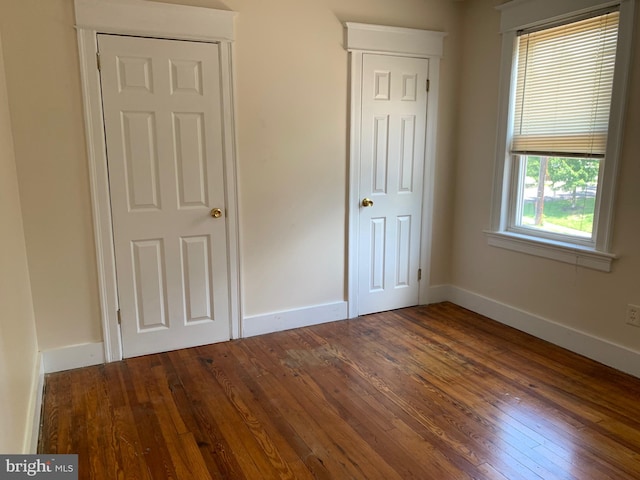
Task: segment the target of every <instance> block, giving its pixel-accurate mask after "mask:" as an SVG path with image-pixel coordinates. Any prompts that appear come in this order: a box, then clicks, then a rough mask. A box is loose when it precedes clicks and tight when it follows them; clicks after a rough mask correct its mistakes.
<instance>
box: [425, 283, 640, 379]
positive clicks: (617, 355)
mask: <svg viewBox="0 0 640 480" xmlns="http://www.w3.org/2000/svg"><path fill="white" fill-rule="evenodd" d="M444 287H446V288H444ZM435 288H437V294H435V293H434V298H442V297H443V295H444V293H446V295H444V296H446V297H447V298H444V300H448V301H450V302H452V303H455V304H456V305H460V306H461V307H464V308H466V309H468V310H471V311H473V312H476V313H479V314H481V315H484V316H485V317H489V318H491V319H493V320H496V321H497V322H500V323H503V324H505V325H508V326H510V327H513V328H515V329H517V330H520V331H523V332H526V333H529V334H531V335H533V336H535V337H538V338H541V339H543V340H546V341H548V342H550V343H553V344H555V345H558V346H560V347H563V348H566V349H567V350H571V351H572V352H575V353H579V354H580V355H584V356H585V357H587V358H590V359H592V360H595V361H597V362H600V363H603V364H604V365H608V366H610V367H613V368H616V369H618V370H620V371H623V372H625V373H628V374H630V375H633V376H635V377H638V378H640V352H637V351H635V350H631V349H629V348H627V347H624V346H622V345H618V344H616V343H613V342H611V341H609V340H605V339H603V338H599V337H596V336H595V335H592V334H590V333H586V332H583V331H580V330H577V329H575V328H571V327H568V326H566V325H561V324H559V323H556V322H554V321H552V320H548V319H546V318H543V317H540V316H538V315H535V314H533V313H529V312H525V311H524V310H520V309H519V308H516V307H512V306H510V305H507V304H504V303H502V302H498V301H496V300H493V299H491V298H488V297H484V296H482V295H478V294H477V293H473V292H470V291H468V290H464V289H462V288H458V287H455V286H453V285H447V286H438V287H435ZM430 298H431V295H430ZM433 303H435V302H433Z"/></svg>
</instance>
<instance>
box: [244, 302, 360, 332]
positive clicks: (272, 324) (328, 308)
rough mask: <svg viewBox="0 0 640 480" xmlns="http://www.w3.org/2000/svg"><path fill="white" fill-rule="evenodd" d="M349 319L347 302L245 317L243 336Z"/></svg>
mask: <svg viewBox="0 0 640 480" xmlns="http://www.w3.org/2000/svg"><path fill="white" fill-rule="evenodd" d="M347 317H348V315H347V302H336V303H328V304H326V305H316V306H313V307H305V308H297V309H294V310H286V311H283V312H275V313H267V314H264V315H255V316H252V317H245V318H244V320H243V321H242V336H243V337H253V336H255V335H262V334H265V333H273V332H280V331H282V330H289V329H291V328H299V327H308V326H310V325H318V324H320V323H327V322H335V321H336V320H344V319H346V318H347Z"/></svg>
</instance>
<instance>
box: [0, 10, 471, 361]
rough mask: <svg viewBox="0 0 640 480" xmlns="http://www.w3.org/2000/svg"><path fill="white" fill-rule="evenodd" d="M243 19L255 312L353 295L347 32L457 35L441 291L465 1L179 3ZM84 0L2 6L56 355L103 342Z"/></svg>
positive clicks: (39, 274) (446, 151)
mask: <svg viewBox="0 0 640 480" xmlns="http://www.w3.org/2000/svg"><path fill="white" fill-rule="evenodd" d="M173 3H183V4H189V5H196V6H206V7H212V8H220V9H227V10H233V11H237V12H239V15H238V18H237V42H236V54H237V56H236V73H237V91H236V93H237V105H238V111H237V118H238V121H237V127H238V141H239V194H240V224H241V229H242V231H241V235H242V240H241V255H242V261H243V270H242V278H243V283H244V289H243V297H244V314H245V315H258V314H262V313H268V312H273V311H280V310H287V309H290V308H296V307H306V306H313V305H319V304H324V303H331V302H337V301H342V300H345V299H346V291H345V290H346V281H345V280H346V279H345V275H346V250H345V245H346V215H345V212H346V196H347V178H346V177H347V168H348V165H347V138H348V137H347V117H348V102H347V92H348V59H347V53H346V52H345V50H344V48H343V46H342V42H343V29H342V24H341V22H343V21H359V22H369V23H381V24H389V25H400V26H407V27H417V28H427V29H433V30H441V31H447V32H449V33H450V35H449V37H447V39H446V41H445V59H444V60H443V63H442V80H443V81H442V95H441V114H440V119H439V136H438V141H439V144H438V153H437V156H438V160H437V166H436V170H437V176H438V178H437V182H436V183H437V185H438V187H437V190H436V192H435V195H436V205H435V211H436V218H435V228H434V231H435V234H434V252H435V255H434V262H433V270H432V283H434V284H440V283H447V282H448V281H449V258H450V243H451V242H450V232H451V228H452V225H451V220H450V218H451V216H450V215H449V213H448V208H449V206H450V205H451V204H452V189H451V182H452V180H453V163H452V162H451V159H452V158H453V151H454V148H455V142H454V137H453V135H452V131H453V126H454V115H453V114H454V109H453V108H452V105H454V104H455V96H454V92H455V85H456V79H457V75H456V68H457V58H458V55H457V51H456V49H457V45H458V41H457V38H458V34H457V28H458V24H459V21H458V18H459V9H460V8H461V6H460V3H458V2H450V1H448V0H427V1H425V0H394V1H392V2H391V1H387V0H376V1H371V0H352V1H350V2H344V1H342V0H269V1H247V0H228V1H219V0H173ZM73 22H74V14H73V1H72V0H46V1H42V0H3V1H2V2H1V3H0V27H1V28H2V29H3V32H4V34H5V38H6V65H7V82H8V88H9V93H10V104H11V109H12V111H13V112H15V114H14V116H13V123H14V134H15V150H16V158H17V166H18V178H19V182H20V188H21V199H22V208H23V212H24V224H25V234H26V241H27V248H28V252H29V268H30V272H31V278H32V288H33V297H34V305H35V312H36V318H37V330H38V339H39V342H40V346H41V348H42V349H43V350H46V349H52V348H57V347H62V346H65V345H73V344H79V343H86V342H99V341H101V339H102V331H101V326H100V311H99V301H98V293H97V292H98V287H97V274H96V259H95V254H94V240H93V233H92V232H93V230H92V228H93V226H92V212H91V200H90V189H89V180H88V171H87V159H86V154H85V137H84V132H83V119H82V98H81V93H80V85H79V81H80V75H79V66H78V60H77V55H78V54H77V47H76V39H75V31H74V29H73Z"/></svg>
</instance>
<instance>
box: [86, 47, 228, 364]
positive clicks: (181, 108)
mask: <svg viewBox="0 0 640 480" xmlns="http://www.w3.org/2000/svg"><path fill="white" fill-rule="evenodd" d="M98 48H99V52H100V63H101V84H102V97H103V110H104V122H105V136H106V146H107V157H108V171H109V188H110V196H111V208H112V218H113V236H114V245H115V257H116V274H117V279H118V280H117V285H118V298H119V308H120V316H121V333H122V343H123V352H124V356H125V357H132V356H137V355H145V354H148V353H154V352H161V351H168V350H173V349H178V348H185V347H191V346H195V345H202V344H207V343H212V342H216V341H223V340H228V339H229V338H230V331H231V330H230V320H229V274H228V267H227V252H228V246H227V240H226V219H225V192H224V171H223V145H222V138H223V132H222V114H221V108H222V105H221V88H220V67H219V65H220V60H219V47H218V45H217V44H212V43H198V42H186V41H176V40H160V39H150V38H137V37H126V36H115V35H99V36H98Z"/></svg>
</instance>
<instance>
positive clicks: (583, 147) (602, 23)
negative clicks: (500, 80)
mask: <svg viewBox="0 0 640 480" xmlns="http://www.w3.org/2000/svg"><path fill="white" fill-rule="evenodd" d="M618 20H619V12H618V11H613V12H608V13H605V14H601V15H598V16H595V17H592V18H587V19H583V20H580V21H575V22H572V23H568V24H564V25H560V26H554V27H551V28H546V29H543V30H538V31H529V32H526V31H525V32H522V33H521V34H520V35H519V37H518V63H517V82H516V95H515V109H514V124H513V137H512V144H511V152H512V153H516V154H539V155H541V154H544V155H549V156H576V157H596V158H599V157H603V156H604V153H605V148H606V144H607V129H608V125H609V109H610V105H611V90H612V86H613V73H614V65H615V55H616V45H617V39H618Z"/></svg>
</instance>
